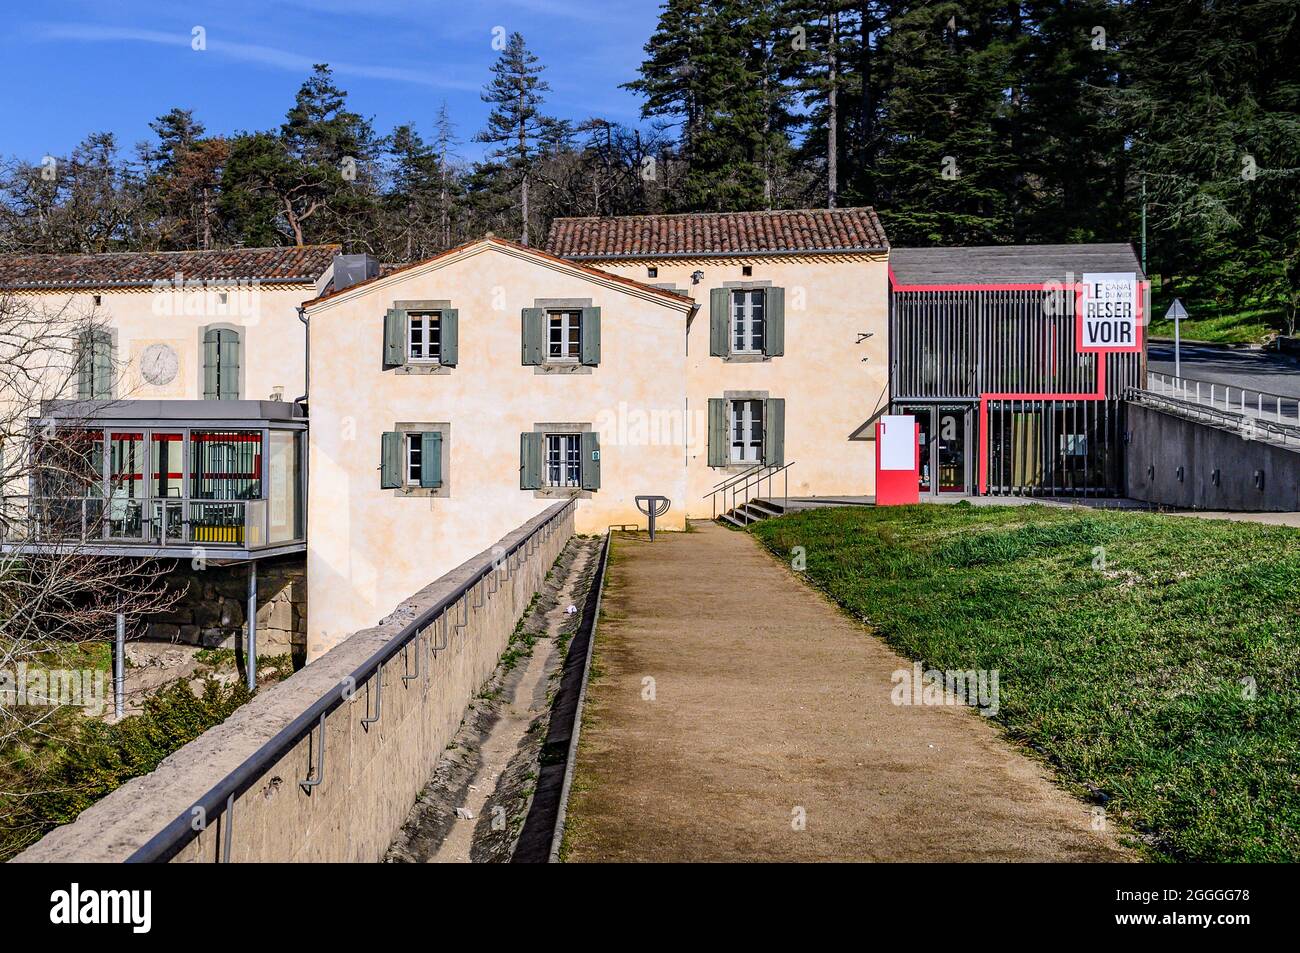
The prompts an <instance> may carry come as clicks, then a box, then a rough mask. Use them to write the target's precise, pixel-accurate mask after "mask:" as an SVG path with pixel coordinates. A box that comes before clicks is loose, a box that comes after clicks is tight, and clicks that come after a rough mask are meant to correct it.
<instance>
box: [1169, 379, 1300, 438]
mask: <svg viewBox="0 0 1300 953" xmlns="http://www.w3.org/2000/svg"><path fill="white" fill-rule="evenodd" d="M1153 383H1154V384H1157V385H1159V389H1158V390H1157V389H1156V388H1153V387H1152V386H1151V385H1152V384H1153ZM1146 390H1147V391H1148V392H1151V393H1158V394H1160V395H1162V396H1169V395H1170V392H1171V391H1172V392H1173V393H1174V394H1176V395H1177V399H1180V400H1185V401H1189V402H1192V403H1196V404H1204V405H1208V406H1210V407H1216V408H1217V407H1219V406H1222V408H1223V409H1224V410H1226V411H1228V412H1230V413H1231V412H1234V409H1235V412H1240V413H1243V414H1249V413H1251V412H1252V411H1253V415H1254V416H1256V417H1260V418H1263V417H1264V415H1265V414H1269V413H1271V414H1272V416H1273V420H1275V421H1277V422H1278V423H1281V422H1282V418H1283V409H1284V408H1286V409H1288V410H1289V409H1290V408H1291V407H1292V406H1294V408H1295V419H1296V424H1297V425H1300V397H1288V396H1286V395H1285V394H1273V393H1270V392H1268V391H1262V390H1255V389H1254V388H1253V387H1237V386H1234V385H1232V384H1223V383H1219V382H1218V381H1207V380H1200V379H1198V378H1195V377H1177V376H1175V375H1173V374H1161V373H1160V372H1158V371H1148V372H1147V387H1146ZM1233 391H1236V392H1237V399H1236V400H1235V401H1234V400H1233V396H1232V393H1233ZM1248 394H1251V395H1254V399H1253V400H1250V401H1248V400H1247V395H1248ZM1269 404H1272V407H1269ZM1287 416H1290V415H1289V414H1288V415H1287Z"/></svg>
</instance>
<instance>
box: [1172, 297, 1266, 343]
mask: <svg viewBox="0 0 1300 953" xmlns="http://www.w3.org/2000/svg"><path fill="white" fill-rule="evenodd" d="M1172 300H1173V299H1172V298H1170V299H1169V300H1166V301H1163V302H1159V301H1158V302H1157V303H1156V304H1155V306H1154V307H1153V308H1152V311H1153V312H1154V313H1155V315H1157V316H1158V320H1155V321H1152V322H1151V324H1150V325H1149V327H1148V329H1147V334H1148V336H1150V337H1154V338H1168V339H1170V340H1173V337H1174V323H1173V322H1172V321H1166V320H1164V315H1165V312H1167V311H1168V310H1169V304H1170V302H1171V301H1172ZM1183 304H1184V305H1185V306H1186V308H1187V313H1188V316H1187V317H1186V318H1184V319H1183V320H1182V321H1180V322H1179V324H1180V325H1181V327H1180V328H1179V334H1180V335H1181V337H1182V339H1183V340H1184V341H1205V342H1208V343H1211V344H1260V343H1262V342H1263V341H1264V340H1265V339H1266V338H1268V336H1269V335H1271V334H1277V333H1280V332H1281V331H1282V330H1283V327H1284V322H1283V315H1282V309H1281V308H1278V307H1273V306H1265V305H1251V304H1246V305H1242V306H1239V307H1224V306H1221V305H1217V304H1215V303H1213V302H1208V301H1206V302H1197V301H1189V300H1184V301H1183Z"/></svg>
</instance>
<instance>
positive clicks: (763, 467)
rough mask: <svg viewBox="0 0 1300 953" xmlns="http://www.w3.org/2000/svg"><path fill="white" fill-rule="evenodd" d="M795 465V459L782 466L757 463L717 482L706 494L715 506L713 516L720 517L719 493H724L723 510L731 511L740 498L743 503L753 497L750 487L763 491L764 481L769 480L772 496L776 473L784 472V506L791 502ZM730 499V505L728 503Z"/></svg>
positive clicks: (782, 496)
mask: <svg viewBox="0 0 1300 953" xmlns="http://www.w3.org/2000/svg"><path fill="white" fill-rule="evenodd" d="M792 466H794V461H793V460H791V461H790V462H789V463H783V464H781V465H780V466H775V465H773V466H769V465H767V464H762V463H760V464H757V465H755V466H752V467H750V468H749V469H748V470H744V471H742V472H740V473H737V474H736V475H735V476H732V477H728V478H727V479H725V480H723V481H722V482H720V483H716V484H714V486H713V489H712V490H710V491H709V492H708V493H705V494H704V495H705V496H707V497H709V500H710V505H711V506H712V508H713V518H714V519H717V518H718V494H719V493H721V494H722V502H723V504H724V509H723V511H722V512H724V513H730V512H732V511H733V510H735V508H736V505H737V504H736V500H737V498H740V502H741V503H748V502H749V501H750V500H752V499H753V496H751V495H750V493H749V488H750V487H751V486H753V487H754V489H755V491H756V492H758V493H761V492H762V490H763V482H764V481H767V495H768V496H769V497H770V496H772V480H773V479H774V478H775V477H776V475H777V474H778V473H779V474H782V479H783V481H784V482H783V485H782V490H781V494H782V495H781V503H782V507H783V508H784V507H785V506H786V505H788V504H789V502H790V472H789V471H790V468H791V467H792ZM728 499H730V505H726V504H727V502H728Z"/></svg>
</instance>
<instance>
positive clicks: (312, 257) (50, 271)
mask: <svg viewBox="0 0 1300 953" xmlns="http://www.w3.org/2000/svg"><path fill="white" fill-rule="evenodd" d="M338 253H339V246H338V245H307V246H305V247H302V248H292V247H290V248H232V249H228V250H224V251H179V252H111V253H108V254H103V255H0V288H8V289H11V290H29V289H40V288H50V289H62V288H129V287H141V286H144V287H147V286H149V285H152V284H153V283H154V282H155V281H170V280H172V279H174V278H175V277H176V275H177V274H180V275H181V276H182V277H183V279H184V280H185V281H210V282H229V281H239V280H257V281H271V282H276V283H311V282H315V281H316V279H318V278H319V277H320V276H321V275H322V274H323V273H324V272H325V270H326V269H327V268H329V266H330V263H331V262H332V261H333V260H334V256H335V255H337V254H338Z"/></svg>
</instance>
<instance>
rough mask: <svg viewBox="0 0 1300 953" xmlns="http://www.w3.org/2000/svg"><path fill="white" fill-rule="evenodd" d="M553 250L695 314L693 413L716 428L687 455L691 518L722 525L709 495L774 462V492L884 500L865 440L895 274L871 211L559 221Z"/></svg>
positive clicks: (875, 402) (882, 363)
mask: <svg viewBox="0 0 1300 953" xmlns="http://www.w3.org/2000/svg"><path fill="white" fill-rule="evenodd" d="M547 247H548V249H549V250H550V251H552V252H554V253H556V254H561V255H564V256H565V257H566V258H570V259H572V260H575V261H582V262H587V263H590V264H593V265H596V266H597V267H599V268H602V269H604V270H607V271H611V272H613V273H615V274H618V275H623V276H625V277H628V278H634V279H637V280H641V281H647V282H651V283H653V284H656V285H658V286H661V287H667V288H671V289H674V290H677V291H679V292H680V293H682V294H686V295H689V296H691V297H692V298H693V299H695V300H696V301H697V302H698V304H699V306H700V312H699V314H698V315H697V316H696V319H695V320H693V321H691V322H690V324H689V326H688V328H687V335H686V342H685V346H686V352H687V359H686V367H687V388H686V402H687V406H688V407H689V408H691V410H692V413H693V414H697V415H701V416H702V415H706V414H708V413H709V412H710V411H709V406H710V401H712V402H713V409H712V412H713V414H714V420H713V422H712V425H711V426H712V428H713V432H712V437H713V439H712V440H709V441H702V442H700V443H699V444H698V445H696V446H693V447H691V448H690V450H689V452H688V455H687V471H688V476H687V495H686V499H685V500H683V501H682V504H683V505H684V506H685V508H686V510H687V515H688V516H690V517H709V516H712V515H714V508H713V501H712V500H711V499H709V498H708V494H709V493H710V491H711V490H712V489H713V488H714V487H715V486H716V485H717V484H718V483H719V482H722V481H723V480H725V479H726V478H728V477H730V476H734V475H738V474H741V473H743V472H745V471H746V470H750V469H752V468H753V467H754V466H755V464H758V463H764V462H767V463H775V464H776V465H777V466H783V465H787V464H788V465H789V467H788V472H782V473H780V474H779V475H776V476H774V477H773V479H772V480H771V481H770V483H764V484H763V487H764V492H765V493H766V492H771V493H774V494H775V495H781V494H782V493H783V492H785V491H786V488H787V486H788V492H789V495H790V496H838V495H846V496H847V495H853V496H860V495H866V494H870V493H872V492H874V470H873V466H874V458H873V453H874V444H873V443H871V442H870V441H868V440H866V439H861V438H859V436H858V432H859V430H860V428H861V427H862V424H863V423H864V422H865V421H866V420H868V419H869V418H870V417H871V415H872V414H874V413H875V412H876V411H878V410H880V409H881V408H882V407H884V406H886V405H887V404H888V401H889V374H888V361H889V348H888V340H887V327H888V286H889V285H888V269H889V264H888V244H887V242H886V241H885V237H884V233H883V231H882V230H881V228H880V223H879V221H878V220H877V219H876V216H875V213H874V212H873V211H872V210H871V209H856V208H851V209H838V210H827V209H816V210H805V211H795V212H751V213H719V214H715V215H703V214H687V215H650V216H632V217H627V218H603V219H601V218H587V219H561V220H558V221H556V222H555V223H554V225H553V226H552V228H551V232H550V235H549V237H548V246H547ZM778 322H779V326H778ZM754 400H760V401H772V400H779V401H782V402H783V404H782V405H780V406H779V407H776V406H774V405H771V404H768V405H767V406H766V407H760V406H758V405H754V404H753V403H752V402H753V401H754ZM719 407H721V410H722V414H723V420H722V423H723V424H725V426H726V429H727V433H728V436H727V440H726V441H725V443H726V445H727V446H726V447H725V448H724V449H725V453H724V454H722V457H721V458H720V455H719V448H718V447H717V446H712V453H711V452H710V446H711V445H715V444H716V443H717V442H718V441H717V439H716V438H717V436H718V434H717V430H718V425H719V421H718V420H717V416H718V410H719ZM751 408H752V409H751ZM767 408H773V409H774V410H775V411H776V412H777V413H780V412H781V411H782V410H783V414H784V421H783V427H780V426H773V422H772V421H767V422H766V423H767V424H768V426H767V427H766V428H764V427H763V426H762V425H763V423H764V421H762V420H758V419H756V418H757V417H758V415H760V414H761V413H762V411H763V410H765V409H767ZM747 424H748V425H749V426H750V427H751V432H750V433H748V434H747V433H745V428H746V425H747ZM706 425H707V424H706ZM764 429H766V431H767V433H764V432H763V430H764ZM738 431H739V436H738ZM775 431H783V433H781V434H780V439H781V440H782V443H783V446H782V447H780V448H774V447H772V446H771V443H772V442H773V435H774V432H775ZM746 438H750V439H749V440H748V441H747V444H748V445H747V446H745V447H741V446H738V444H740V443H741V442H746Z"/></svg>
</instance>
